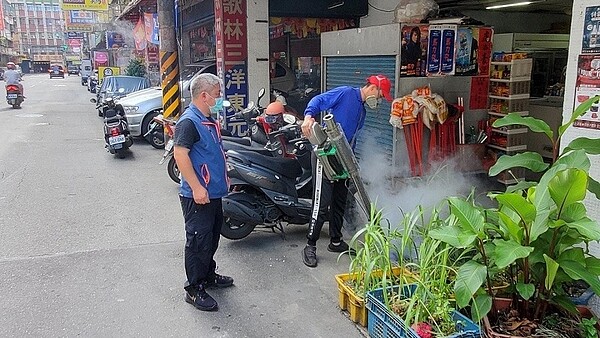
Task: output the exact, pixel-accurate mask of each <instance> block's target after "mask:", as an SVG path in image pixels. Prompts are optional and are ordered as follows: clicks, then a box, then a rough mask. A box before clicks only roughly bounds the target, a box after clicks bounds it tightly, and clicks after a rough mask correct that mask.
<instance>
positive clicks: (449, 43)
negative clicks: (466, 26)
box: [440, 25, 457, 75]
mask: <svg viewBox="0 0 600 338" xmlns="http://www.w3.org/2000/svg"><path fill="white" fill-rule="evenodd" d="M456 31H457V26H456V25H448V26H444V28H443V30H442V64H441V66H440V72H441V73H442V74H445V75H454V60H455V55H456V44H455V41H456Z"/></svg>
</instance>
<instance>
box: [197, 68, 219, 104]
mask: <svg viewBox="0 0 600 338" xmlns="http://www.w3.org/2000/svg"><path fill="white" fill-rule="evenodd" d="M220 86H221V79H219V77H218V76H216V75H215V74H210V73H203V74H200V75H198V76H197V77H196V78H195V79H193V80H192V84H191V85H190V91H191V93H192V99H195V98H196V97H198V95H200V93H202V92H209V91H211V90H212V89H213V88H214V87H220Z"/></svg>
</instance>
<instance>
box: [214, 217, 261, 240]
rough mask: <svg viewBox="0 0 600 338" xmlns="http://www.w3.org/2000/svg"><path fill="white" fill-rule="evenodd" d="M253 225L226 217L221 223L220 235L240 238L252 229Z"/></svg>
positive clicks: (248, 233)
mask: <svg viewBox="0 0 600 338" xmlns="http://www.w3.org/2000/svg"><path fill="white" fill-rule="evenodd" d="M254 227H255V225H253V224H248V223H244V222H242V221H238V220H235V219H232V218H231V217H226V218H225V219H224V220H223V225H222V226H221V236H223V237H225V238H227V239H233V240H236V239H242V238H244V237H246V236H248V235H250V233H251V232H252V230H254Z"/></svg>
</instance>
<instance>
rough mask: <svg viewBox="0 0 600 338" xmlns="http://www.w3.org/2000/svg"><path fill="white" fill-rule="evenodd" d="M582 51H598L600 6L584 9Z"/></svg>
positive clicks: (599, 45)
mask: <svg viewBox="0 0 600 338" xmlns="http://www.w3.org/2000/svg"><path fill="white" fill-rule="evenodd" d="M582 52H583V53H600V6H593V7H586V9H585V17H584V22H583V44H582Z"/></svg>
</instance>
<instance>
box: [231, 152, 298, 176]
mask: <svg viewBox="0 0 600 338" xmlns="http://www.w3.org/2000/svg"><path fill="white" fill-rule="evenodd" d="M235 152H237V153H238V154H240V155H242V156H244V158H245V159H246V160H248V161H249V162H250V163H255V164H258V165H261V166H263V167H265V168H269V169H271V170H273V171H275V172H276V173H278V174H281V175H283V176H285V177H288V178H292V179H296V177H298V176H300V175H302V167H301V166H300V163H298V161H297V160H294V159H291V158H285V157H269V156H264V155H261V154H258V153H256V152H253V151H245V150H236V151H235Z"/></svg>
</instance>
